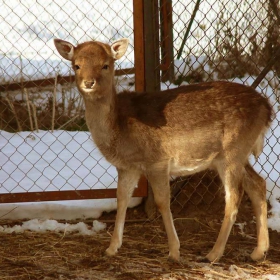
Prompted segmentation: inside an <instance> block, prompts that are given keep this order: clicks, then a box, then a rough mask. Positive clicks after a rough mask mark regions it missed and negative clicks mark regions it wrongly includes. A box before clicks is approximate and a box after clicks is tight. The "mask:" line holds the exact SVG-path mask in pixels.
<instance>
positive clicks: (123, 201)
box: [105, 170, 140, 256]
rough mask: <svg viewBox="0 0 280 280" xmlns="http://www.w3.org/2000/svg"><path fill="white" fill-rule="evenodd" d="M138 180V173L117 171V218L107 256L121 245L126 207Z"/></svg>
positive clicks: (115, 251)
mask: <svg viewBox="0 0 280 280" xmlns="http://www.w3.org/2000/svg"><path fill="white" fill-rule="evenodd" d="M139 178H140V173H139V172H138V171H134V170H118V188H117V216H116V222H115V228H114V232H113V235H112V238H111V243H110V246H109V248H108V249H107V250H106V252H105V253H106V255H107V256H113V255H115V254H116V253H117V251H118V249H119V248H120V247H121V245H122V238H123V229H124V222H125V216H126V210H127V206H128V203H129V200H130V198H131V196H132V193H133V191H134V188H135V186H136V185H137V183H138V180H139Z"/></svg>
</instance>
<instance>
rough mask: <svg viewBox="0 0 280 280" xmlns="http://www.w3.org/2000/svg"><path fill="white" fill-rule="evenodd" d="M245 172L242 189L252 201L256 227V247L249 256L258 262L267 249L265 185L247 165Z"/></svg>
mask: <svg viewBox="0 0 280 280" xmlns="http://www.w3.org/2000/svg"><path fill="white" fill-rule="evenodd" d="M245 170H246V173H245V176H244V179H243V187H244V190H245V192H246V193H247V194H248V196H249V197H250V199H251V201H252V206H253V208H254V212H255V215H256V226H257V247H256V248H255V249H254V251H253V253H252V254H251V258H252V259H253V260H255V261H258V260H262V259H263V258H264V256H265V253H266V252H267V250H268V248H269V236H268V229H267V202H266V183H265V180H264V179H263V178H262V177H261V176H260V175H259V174H257V173H256V171H255V170H254V169H253V167H252V166H251V165H250V164H249V163H248V164H247V165H246V166H245Z"/></svg>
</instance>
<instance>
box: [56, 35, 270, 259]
mask: <svg viewBox="0 0 280 280" xmlns="http://www.w3.org/2000/svg"><path fill="white" fill-rule="evenodd" d="M54 45H55V47H56V50H57V51H58V53H59V54H60V55H61V56H62V58H64V59H66V60H68V61H71V64H72V68H73V70H74V72H75V81H76V86H77V88H78V90H79V92H80V94H81V96H82V98H83V101H84V104H85V118H86V123H87V126H88V129H89V131H90V133H91V136H92V139H93V141H94V142H95V144H96V146H97V147H98V149H99V150H100V152H101V153H102V154H103V156H104V157H105V158H106V159H107V161H108V162H110V163H111V164H112V165H114V166H115V167H116V169H117V172H118V183H117V213H116V219H115V227H114V230H113V234H112V237H111V241H110V245H109V247H108V248H107V249H106V251H105V254H106V255H107V256H114V255H115V254H116V253H117V251H118V250H119V249H120V247H121V245H122V241H123V231H124V224H125V217H126V211H127V207H128V202H129V200H130V198H131V196H132V194H133V191H134V188H135V186H137V183H138V180H139V178H140V176H145V177H146V178H147V180H148V182H149V184H150V186H151V188H152V190H153V194H154V199H155V203H156V205H157V208H158V210H159V212H160V214H161V216H162V219H163V224H164V227H165V230H166V233H167V239H168V247H169V259H170V260H172V261H175V262H179V261H180V242H179V239H178V235H177V233H176V229H175V227H174V222H173V217H172V214H171V210H170V182H169V178H170V176H171V175H172V176H187V175H191V174H194V173H197V172H200V171H203V170H206V169H212V170H216V171H217V173H218V175H219V177H220V179H221V182H222V183H223V186H224V190H225V212H224V219H223V222H222V225H221V229H220V232H219V234H218V237H217V240H216V242H215V244H214V246H213V248H212V250H211V251H210V252H209V253H208V254H207V255H206V257H205V260H206V261H209V262H217V261H218V260H219V259H220V258H221V257H222V255H223V253H224V250H225V246H226V243H227V240H228V237H229V234H230V232H231V229H232V226H233V224H234V223H235V221H236V216H237V212H238V207H239V205H240V203H241V198H242V196H243V194H244V192H246V193H247V194H248V196H249V198H250V200H251V202H252V207H253V209H254V213H255V217H256V231H257V246H256V247H255V248H254V250H253V252H252V253H251V255H250V257H251V258H252V260H254V261H259V260H262V259H263V258H264V257H265V255H266V253H267V251H268V248H269V235H268V227H267V202H266V183H265V180H264V179H263V178H262V177H261V176H260V175H259V174H258V173H257V172H256V171H255V170H254V169H253V167H252V164H251V163H250V162H249V156H250V155H251V154H252V155H254V156H255V158H257V157H258V156H259V155H260V154H261V153H262V150H263V146H264V139H265V134H266V132H267V130H268V129H269V127H270V124H271V121H272V118H273V109H272V106H271V105H270V103H269V101H268V99H267V98H266V97H264V96H262V95H261V94H260V93H258V92H257V91H256V90H255V89H253V88H252V87H250V86H245V85H243V84H238V83H233V82H227V81H213V82H201V83H198V84H190V85H186V86H180V87H178V88H175V89H167V90H164V91H158V92H135V91H123V92H119V93H117V92H116V87H115V82H114V62H115V61H116V60H118V59H120V58H121V57H123V56H124V54H125V52H126V50H127V48H128V45H129V40H128V39H126V38H121V39H119V40H117V41H115V42H113V43H112V44H107V43H102V42H99V41H86V42H83V43H80V44H77V45H76V46H74V45H73V44H72V43H70V42H68V41H64V40H61V39H57V38H55V39H54Z"/></svg>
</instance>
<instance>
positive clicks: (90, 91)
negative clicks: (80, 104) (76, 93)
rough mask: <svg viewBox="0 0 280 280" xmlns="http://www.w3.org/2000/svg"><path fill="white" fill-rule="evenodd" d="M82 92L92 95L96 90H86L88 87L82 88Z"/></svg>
mask: <svg viewBox="0 0 280 280" xmlns="http://www.w3.org/2000/svg"><path fill="white" fill-rule="evenodd" d="M81 90H82V91H83V92H84V93H86V94H90V93H93V92H94V89H92V88H86V87H82V88H81Z"/></svg>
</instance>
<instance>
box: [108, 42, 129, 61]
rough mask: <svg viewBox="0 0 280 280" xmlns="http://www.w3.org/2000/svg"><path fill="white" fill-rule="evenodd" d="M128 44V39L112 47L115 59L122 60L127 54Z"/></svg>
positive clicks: (115, 43)
mask: <svg viewBox="0 0 280 280" xmlns="http://www.w3.org/2000/svg"><path fill="white" fill-rule="evenodd" d="M128 44H129V40H128V39H126V38H123V39H120V40H118V41H115V42H114V43H113V44H112V46H111V50H112V53H113V58H114V59H120V58H121V57H122V56H123V55H124V54H125V52H126V50H127V47H128Z"/></svg>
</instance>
